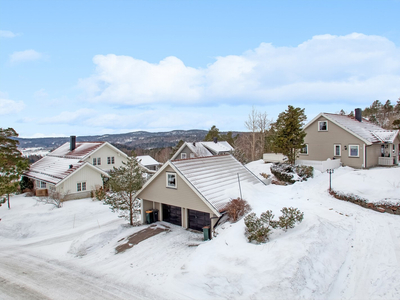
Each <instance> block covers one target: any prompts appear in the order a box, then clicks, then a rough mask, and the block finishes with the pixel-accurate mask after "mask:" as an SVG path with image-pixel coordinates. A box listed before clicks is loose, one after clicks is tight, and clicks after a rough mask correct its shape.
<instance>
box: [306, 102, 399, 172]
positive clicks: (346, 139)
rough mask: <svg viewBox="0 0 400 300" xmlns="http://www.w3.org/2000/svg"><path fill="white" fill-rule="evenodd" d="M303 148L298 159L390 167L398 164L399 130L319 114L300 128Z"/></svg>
mask: <svg viewBox="0 0 400 300" xmlns="http://www.w3.org/2000/svg"><path fill="white" fill-rule="evenodd" d="M304 130H305V132H306V133H307V135H306V137H305V138H304V142H305V145H306V147H305V148H304V149H302V151H301V153H300V156H299V159H300V160H313V161H324V160H327V159H328V158H329V159H340V160H341V162H342V164H343V165H345V166H350V167H353V168H370V167H374V166H379V165H382V166H391V165H397V164H398V163H399V147H400V137H399V130H386V129H383V128H381V127H379V126H377V125H375V124H373V123H371V122H369V121H368V120H366V119H364V118H362V116H361V109H356V114H355V117H350V116H345V115H339V114H330V113H320V114H319V115H318V116H316V117H315V118H314V119H313V120H312V121H311V122H309V123H308V124H307V125H306V126H305V127H304Z"/></svg>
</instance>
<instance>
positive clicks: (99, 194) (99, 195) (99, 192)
mask: <svg viewBox="0 0 400 300" xmlns="http://www.w3.org/2000/svg"><path fill="white" fill-rule="evenodd" d="M90 193H91V197H92V198H96V199H97V200H99V201H103V200H104V199H105V198H106V191H105V190H104V189H103V187H102V186H96V189H95V190H93V191H91V192H90Z"/></svg>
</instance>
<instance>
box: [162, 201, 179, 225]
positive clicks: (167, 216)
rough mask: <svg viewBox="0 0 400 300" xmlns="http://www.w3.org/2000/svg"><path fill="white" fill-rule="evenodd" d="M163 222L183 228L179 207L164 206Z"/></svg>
mask: <svg viewBox="0 0 400 300" xmlns="http://www.w3.org/2000/svg"><path fill="white" fill-rule="evenodd" d="M162 212H163V221H165V222H168V223H172V224H175V225H179V226H182V212H181V208H180V207H178V206H172V205H167V204H163V205H162Z"/></svg>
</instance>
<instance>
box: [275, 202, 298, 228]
mask: <svg viewBox="0 0 400 300" xmlns="http://www.w3.org/2000/svg"><path fill="white" fill-rule="evenodd" d="M281 212H282V216H280V217H279V221H278V225H279V227H280V228H282V229H283V230H284V231H287V230H288V228H293V227H294V226H295V224H296V222H297V223H301V221H303V218H304V213H303V212H301V211H300V210H298V209H297V208H294V207H289V208H287V207H284V208H282V209H281Z"/></svg>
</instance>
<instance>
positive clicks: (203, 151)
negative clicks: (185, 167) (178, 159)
mask: <svg viewBox="0 0 400 300" xmlns="http://www.w3.org/2000/svg"><path fill="white" fill-rule="evenodd" d="M185 144H186V146H187V147H188V148H189V149H190V151H192V152H193V153H194V154H196V156H197V157H206V156H212V153H210V151H208V150H207V148H206V147H204V145H203V143H201V142H197V143H185Z"/></svg>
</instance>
